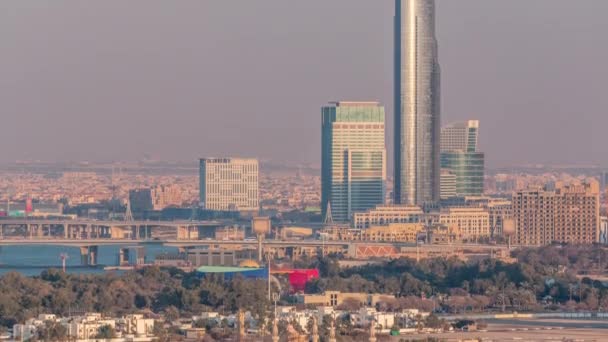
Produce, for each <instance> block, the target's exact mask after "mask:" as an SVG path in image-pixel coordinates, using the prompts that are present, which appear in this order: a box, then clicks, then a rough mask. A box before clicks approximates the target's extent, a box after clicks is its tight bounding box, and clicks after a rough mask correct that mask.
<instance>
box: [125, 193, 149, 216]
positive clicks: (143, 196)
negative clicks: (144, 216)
mask: <svg viewBox="0 0 608 342" xmlns="http://www.w3.org/2000/svg"><path fill="white" fill-rule="evenodd" d="M129 203H130V204H131V211H132V212H137V213H141V212H144V211H150V210H152V209H154V206H153V205H152V191H151V190H150V189H132V190H129Z"/></svg>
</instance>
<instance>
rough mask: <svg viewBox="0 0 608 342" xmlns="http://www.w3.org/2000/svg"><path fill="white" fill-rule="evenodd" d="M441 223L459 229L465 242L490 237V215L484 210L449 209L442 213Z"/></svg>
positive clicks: (468, 208)
mask: <svg viewBox="0 0 608 342" xmlns="http://www.w3.org/2000/svg"><path fill="white" fill-rule="evenodd" d="M439 222H440V223H441V224H444V225H447V226H456V227H458V229H459V230H460V233H461V234H462V238H463V240H467V241H473V240H477V239H479V238H482V237H489V236H490V214H489V213H488V211H487V210H486V209H484V208H477V207H467V208H448V209H445V210H444V211H442V212H441V214H440V216H439Z"/></svg>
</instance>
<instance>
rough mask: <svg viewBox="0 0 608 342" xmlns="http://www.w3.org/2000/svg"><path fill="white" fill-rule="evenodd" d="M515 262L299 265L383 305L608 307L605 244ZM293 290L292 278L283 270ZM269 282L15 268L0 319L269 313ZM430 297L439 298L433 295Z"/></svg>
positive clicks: (526, 252) (0, 303)
mask: <svg viewBox="0 0 608 342" xmlns="http://www.w3.org/2000/svg"><path fill="white" fill-rule="evenodd" d="M513 256H514V257H515V258H516V260H517V262H514V263H504V262H501V261H498V260H483V261H477V262H463V261H461V260H458V259H456V258H453V259H445V258H436V259H428V260H422V261H420V262H416V261H415V260H412V259H407V258H403V259H396V260H391V261H384V262H379V263H376V264H370V265H367V266H362V267H356V268H347V269H341V268H340V267H339V260H338V257H327V258H313V259H309V260H303V261H300V262H298V263H297V264H296V265H295V266H296V267H315V268H318V269H319V271H320V275H321V278H320V279H318V280H314V281H312V282H309V284H308V285H307V292H309V293H321V292H324V291H326V290H338V291H342V292H366V293H384V294H388V295H391V296H394V297H395V299H394V300H390V301H386V302H385V303H382V304H381V305H382V306H383V308H384V309H387V310H397V309H403V308H420V309H422V310H425V311H430V310H433V309H436V310H444V311H446V312H462V311H473V310H475V311H482V310H488V309H494V310H506V309H514V310H519V311H526V310H541V309H563V308H564V307H568V308H569V309H580V310H594V311H595V310H604V311H608V287H607V286H605V285H604V284H603V283H601V282H599V281H593V280H591V278H590V277H591V274H605V273H606V265H608V253H607V252H606V250H604V249H603V248H601V247H599V246H587V247H576V246H564V247H555V246H554V247H544V248H537V249H521V250H518V251H517V252H515V253H514V255H513ZM280 280H281V281H282V282H283V284H282V288H283V289H286V288H287V285H286V283H285V281H286V279H280ZM266 286H267V284H266V282H265V281H255V280H245V279H242V278H239V277H236V278H235V279H234V280H231V281H224V279H223V278H221V277H205V278H203V279H200V278H199V277H197V276H196V274H195V273H185V272H183V271H180V270H177V269H167V270H161V269H159V268H157V267H148V268H144V269H141V270H137V271H132V272H126V273H124V274H114V273H107V274H102V275H74V274H64V273H63V272H61V271H58V270H48V271H45V272H43V273H42V274H41V275H40V276H38V277H25V276H23V275H21V274H18V273H8V274H5V275H4V276H2V277H0V326H5V327H10V326H12V325H13V324H15V323H16V322H23V321H24V320H26V319H28V318H31V317H34V316H37V315H38V314H41V313H54V314H58V315H69V314H73V313H78V312H86V311H93V312H101V313H104V314H108V315H114V316H120V315H123V314H128V313H133V312H149V313H150V314H163V315H164V317H166V318H168V319H169V320H172V319H175V318H178V317H179V316H188V315H195V314H199V313H200V312H202V311H208V310H214V311H219V312H224V313H233V312H235V311H237V310H238V309H244V310H247V311H251V312H252V313H253V314H254V315H255V316H257V317H258V318H264V317H265V315H266V314H267V312H268V311H269V310H268V308H269V305H270V303H269V301H268V298H267V287H266ZM429 298H432V300H429ZM283 299H284V300H286V298H283Z"/></svg>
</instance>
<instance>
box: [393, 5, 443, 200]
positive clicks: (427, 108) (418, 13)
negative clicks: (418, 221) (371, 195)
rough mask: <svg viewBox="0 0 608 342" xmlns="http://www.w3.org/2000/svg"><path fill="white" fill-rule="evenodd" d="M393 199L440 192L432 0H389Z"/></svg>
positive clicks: (437, 77) (434, 197)
mask: <svg viewBox="0 0 608 342" xmlns="http://www.w3.org/2000/svg"><path fill="white" fill-rule="evenodd" d="M394 44H395V70H394V78H395V80H394V81H395V84H394V88H395V89H394V91H395V92H394V98H395V193H394V195H395V202H396V203H402V204H416V205H425V204H431V203H437V202H438V201H439V195H440V185H439V181H440V160H439V153H440V146H439V143H440V127H441V126H440V69H439V61H438V51H437V50H438V49H437V40H436V39H435V0H395V42H394Z"/></svg>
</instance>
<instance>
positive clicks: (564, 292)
mask: <svg viewBox="0 0 608 342" xmlns="http://www.w3.org/2000/svg"><path fill="white" fill-rule="evenodd" d="M513 257H514V258H515V259H516V260H517V261H516V262H514V263H505V262H501V261H499V260H496V259H485V260H482V261H478V262H464V261H462V260H459V259H457V258H451V259H445V258H436V259H425V260H422V261H420V262H416V261H415V260H412V259H407V258H403V259H396V260H392V261H388V262H381V263H376V264H369V265H366V266H362V267H355V268H348V269H340V267H339V260H338V259H337V258H331V257H330V258H324V259H320V260H318V259H313V260H308V261H307V263H308V265H306V262H305V263H304V264H302V265H300V266H303V267H305V266H309V267H318V268H319V270H320V273H321V278H320V279H318V280H315V281H312V282H310V283H309V284H308V286H307V291H309V292H311V293H321V292H324V291H326V290H337V291H342V292H367V293H385V294H393V295H395V296H396V297H398V298H422V299H423V298H430V297H435V298H440V299H441V303H440V304H442V305H443V306H444V307H445V309H446V310H449V311H462V310H467V309H468V310H483V309H486V308H492V307H493V308H499V309H502V310H504V309H506V308H514V309H518V310H539V309H546V308H558V307H560V308H561V306H564V305H567V306H569V307H570V308H571V309H581V310H608V287H607V286H605V283H602V282H600V281H597V280H595V281H594V280H592V279H591V278H590V277H591V274H595V275H598V274H599V275H602V274H605V273H606V266H607V265H608V253H607V251H606V250H605V249H603V248H602V247H600V246H548V247H542V248H528V249H520V250H517V251H516V252H514V254H513ZM397 302H399V301H397ZM401 302H402V300H401ZM418 306H424V307H428V306H429V303H428V301H421V302H420V303H418Z"/></svg>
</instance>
